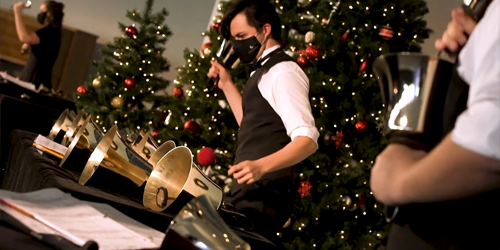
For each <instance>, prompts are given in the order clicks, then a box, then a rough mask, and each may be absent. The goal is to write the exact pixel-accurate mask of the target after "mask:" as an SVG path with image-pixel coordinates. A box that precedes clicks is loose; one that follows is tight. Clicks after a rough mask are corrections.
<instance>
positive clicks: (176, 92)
mask: <svg viewBox="0 0 500 250" xmlns="http://www.w3.org/2000/svg"><path fill="white" fill-rule="evenodd" d="M173 93H174V96H175V97H177V98H181V97H182V96H183V95H184V91H182V88H178V87H175V88H174V91H173Z"/></svg>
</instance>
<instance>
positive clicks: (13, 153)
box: [0, 130, 274, 249]
mask: <svg viewBox="0 0 500 250" xmlns="http://www.w3.org/2000/svg"><path fill="white" fill-rule="evenodd" d="M36 136H37V134H34V133H31V132H27V131H22V130H14V131H13V132H12V133H11V136H10V142H11V148H10V151H9V158H8V162H7V166H6V170H5V176H4V179H3V181H2V182H1V186H0V188H1V189H5V190H9V191H14V192H21V193H22V192H32V191H36V190H40V189H44V188H58V189H60V190H62V191H64V192H67V193H70V194H71V195H72V196H74V197H76V198H78V199H81V200H87V201H93V202H101V203H106V204H109V205H111V206H113V207H114V208H116V209H117V210H119V211H120V212H122V213H124V214H126V215H127V216H129V217H131V218H133V219H135V220H137V221H139V222H141V223H143V224H145V225H147V226H149V227H152V228H154V229H156V230H158V231H161V232H165V231H166V229H167V228H168V226H169V225H170V222H171V220H172V219H173V217H174V216H175V215H171V214H166V213H160V212H155V211H152V210H150V209H147V208H145V207H144V206H143V205H142V200H141V199H140V197H141V192H142V190H143V189H142V188H141V187H136V186H135V185H134V184H132V182H131V181H129V180H128V179H126V178H124V177H121V176H119V175H117V174H115V173H113V172H111V171H109V170H107V169H105V168H99V169H98V170H97V171H96V173H95V174H94V176H93V177H92V178H91V179H90V180H89V182H88V183H87V184H86V185H85V186H82V185H80V184H78V179H79V173H76V172H73V171H70V170H67V169H64V168H60V167H59V166H58V165H57V164H56V162H55V161H54V160H53V159H51V158H49V157H48V156H46V155H42V154H40V152H39V151H38V150H37V149H36V148H35V147H34V146H33V140H34V139H35V138H36ZM4 229H5V227H0V235H2V233H3V230H4ZM233 230H234V231H235V233H236V234H237V235H239V236H240V237H242V238H243V239H244V240H245V241H247V242H248V243H249V244H250V245H251V246H252V249H274V248H270V246H271V245H270V244H269V242H268V241H266V240H265V239H263V238H261V237H259V236H258V235H255V234H249V233H246V232H243V231H241V230H238V229H234V228H233ZM0 238H1V237H0ZM3 241H4V240H3V239H0V249H8V248H2V247H3V246H4V244H8V243H5V242H3ZM7 241H10V240H9V239H7ZM10 243H13V242H10ZM40 249H42V248H40Z"/></svg>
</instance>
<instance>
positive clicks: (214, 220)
mask: <svg viewBox="0 0 500 250" xmlns="http://www.w3.org/2000/svg"><path fill="white" fill-rule="evenodd" d="M171 231H174V232H175V233H177V234H178V235H180V236H181V237H182V238H183V239H184V240H185V241H186V242H187V243H188V244H190V245H192V246H193V249H206V250H209V249H210V250H250V249H251V247H250V245H249V244H248V243H247V242H245V241H244V240H243V239H241V238H240V237H239V236H238V235H236V234H235V233H234V232H233V230H232V229H231V228H230V227H229V226H228V225H227V224H226V223H225V222H224V220H223V219H222V218H221V217H220V216H219V214H218V212H217V210H215V209H214V207H213V206H212V201H211V200H210V198H209V197H208V196H207V195H202V196H199V197H195V198H192V199H191V200H190V201H189V202H188V203H187V204H186V205H185V206H184V207H183V208H182V209H181V210H180V212H179V213H178V214H177V216H176V217H175V218H174V220H173V221H172V225H171V226H170V227H169V228H168V229H167V232H166V236H165V240H164V242H163V244H162V247H163V246H165V247H167V248H168V249H185V248H183V246H180V245H176V243H178V241H174V240H170V239H171V236H172V233H171Z"/></svg>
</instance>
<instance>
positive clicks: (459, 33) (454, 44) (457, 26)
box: [434, 8, 476, 53]
mask: <svg viewBox="0 0 500 250" xmlns="http://www.w3.org/2000/svg"><path fill="white" fill-rule="evenodd" d="M451 17H452V20H451V21H450V22H449V23H448V27H447V28H446V30H445V31H444V32H443V36H442V37H441V38H439V39H437V40H436V42H435V44H434V45H435V47H436V49H437V50H440V51H444V50H448V51H450V52H452V53H455V52H458V51H459V50H460V48H462V47H463V46H464V45H465V43H466V42H467V38H468V37H469V35H470V34H471V33H472V31H473V30H474V28H475V27H476V22H475V21H474V20H473V19H472V18H471V17H469V16H468V15H466V14H465V12H464V10H463V9H462V8H456V9H454V10H453V11H452V12H451Z"/></svg>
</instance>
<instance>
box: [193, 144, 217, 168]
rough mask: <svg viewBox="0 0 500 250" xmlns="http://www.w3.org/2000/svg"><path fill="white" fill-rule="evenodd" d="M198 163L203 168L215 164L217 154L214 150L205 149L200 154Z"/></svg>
mask: <svg viewBox="0 0 500 250" xmlns="http://www.w3.org/2000/svg"><path fill="white" fill-rule="evenodd" d="M197 158H198V163H199V164H200V165H202V166H209V165H212V164H214V162H215V153H214V149H213V148H209V147H205V148H202V149H201V150H200V152H199V153H198V156H197Z"/></svg>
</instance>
